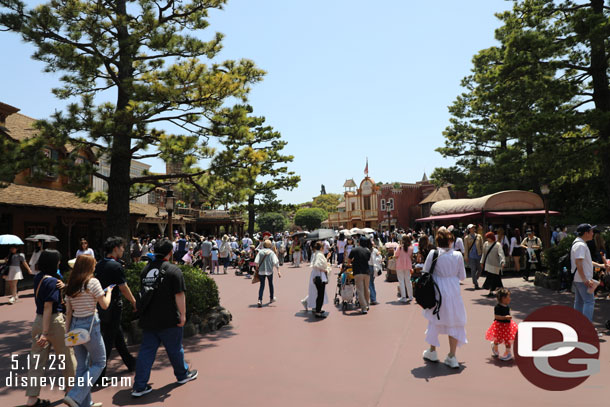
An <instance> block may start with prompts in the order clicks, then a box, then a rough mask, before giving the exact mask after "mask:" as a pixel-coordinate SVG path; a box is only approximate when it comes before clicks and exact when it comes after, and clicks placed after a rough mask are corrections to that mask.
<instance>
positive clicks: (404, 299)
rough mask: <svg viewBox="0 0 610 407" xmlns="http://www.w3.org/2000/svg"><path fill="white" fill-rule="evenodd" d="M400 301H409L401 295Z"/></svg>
mask: <svg viewBox="0 0 610 407" xmlns="http://www.w3.org/2000/svg"><path fill="white" fill-rule="evenodd" d="M400 302H404V303H407V302H409V301H408V300H407V299H406V298H405V297H402V298H401V299H400Z"/></svg>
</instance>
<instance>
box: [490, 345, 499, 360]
mask: <svg viewBox="0 0 610 407" xmlns="http://www.w3.org/2000/svg"><path fill="white" fill-rule="evenodd" d="M491 354H492V356H493V357H494V358H497V357H498V355H499V353H498V345H496V344H495V343H493V342H492V343H491Z"/></svg>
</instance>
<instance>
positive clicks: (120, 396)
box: [112, 380, 196, 406]
mask: <svg viewBox="0 0 610 407" xmlns="http://www.w3.org/2000/svg"><path fill="white" fill-rule="evenodd" d="M195 382H196V380H195ZM152 383H153V384H154V382H152ZM176 387H180V385H179V384H178V383H170V384H166V385H165V386H163V387H160V388H158V389H155V387H154V385H153V390H152V391H151V392H150V393H148V394H146V395H144V396H142V397H139V398H134V397H131V389H125V390H120V391H118V392H116V393H115V394H114V396H113V397H112V404H113V405H117V406H137V405H142V404H150V403H163V402H164V401H166V399H167V398H169V397H170V396H171V395H170V393H171V391H172V390H174V389H175V388H176Z"/></svg>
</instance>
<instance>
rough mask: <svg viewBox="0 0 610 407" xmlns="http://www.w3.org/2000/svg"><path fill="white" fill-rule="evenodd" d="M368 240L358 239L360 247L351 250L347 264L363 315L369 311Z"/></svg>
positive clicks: (364, 238) (369, 255)
mask: <svg viewBox="0 0 610 407" xmlns="http://www.w3.org/2000/svg"><path fill="white" fill-rule="evenodd" d="M367 244H368V239H367V238H366V237H365V236H362V237H361V238H360V246H357V247H355V248H353V249H352V251H351V252H350V253H349V260H348V264H350V265H351V266H352V271H353V272H354V280H356V291H357V292H358V301H359V302H360V309H361V310H362V313H363V314H366V313H367V312H368V310H369V301H370V293H369V279H370V277H369V259H370V258H371V251H370V250H369V249H367V248H366V246H367Z"/></svg>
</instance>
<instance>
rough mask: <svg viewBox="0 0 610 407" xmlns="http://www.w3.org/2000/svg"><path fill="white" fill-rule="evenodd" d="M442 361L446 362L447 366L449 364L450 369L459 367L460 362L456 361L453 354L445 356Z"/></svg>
mask: <svg viewBox="0 0 610 407" xmlns="http://www.w3.org/2000/svg"><path fill="white" fill-rule="evenodd" d="M443 363H444V364H446V365H447V366H449V367H450V368H452V369H458V368H459V367H460V364H459V363H458V361H457V359H456V358H455V356H449V355H447V358H445V361H444V362H443Z"/></svg>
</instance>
